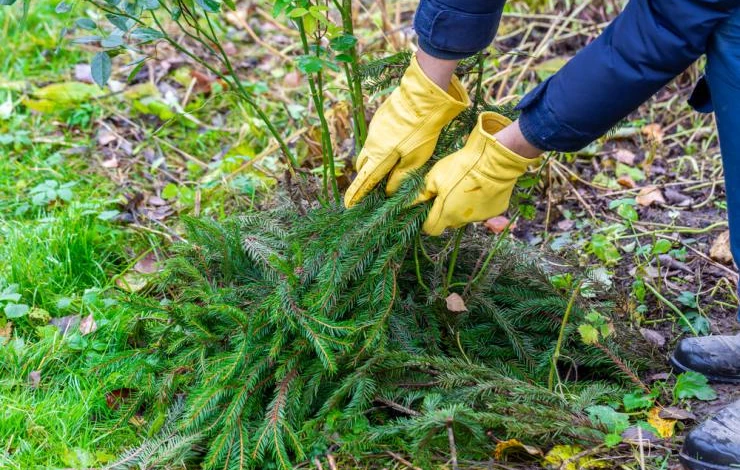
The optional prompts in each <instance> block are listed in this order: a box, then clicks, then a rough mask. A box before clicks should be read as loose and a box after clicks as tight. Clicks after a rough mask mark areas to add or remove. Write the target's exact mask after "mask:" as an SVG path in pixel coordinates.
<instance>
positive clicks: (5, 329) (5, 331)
mask: <svg viewBox="0 0 740 470" xmlns="http://www.w3.org/2000/svg"><path fill="white" fill-rule="evenodd" d="M12 334H13V322H11V321H9V322H7V323H6V324H5V326H2V327H0V346H2V345H3V344H5V341H6V340H8V339H10V335H12Z"/></svg>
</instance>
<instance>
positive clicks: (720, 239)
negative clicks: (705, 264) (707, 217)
mask: <svg viewBox="0 0 740 470" xmlns="http://www.w3.org/2000/svg"><path fill="white" fill-rule="evenodd" d="M709 256H711V257H712V259H714V260H717V261H719V262H720V263H724V264H732V252H731V251H730V231H729V230H725V231H724V232H722V233H720V234H719V235H718V236H717V238H715V239H714V242H713V243H712V247H711V248H710V249H709Z"/></svg>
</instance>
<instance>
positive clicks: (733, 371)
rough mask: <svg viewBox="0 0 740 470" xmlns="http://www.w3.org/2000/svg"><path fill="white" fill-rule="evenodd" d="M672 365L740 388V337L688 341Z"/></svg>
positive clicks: (681, 347)
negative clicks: (738, 385) (737, 385)
mask: <svg viewBox="0 0 740 470" xmlns="http://www.w3.org/2000/svg"><path fill="white" fill-rule="evenodd" d="M671 363H672V364H673V367H674V368H675V369H677V370H678V371H679V372H686V371H688V370H693V371H695V372H701V373H702V374H704V375H706V376H707V379H709V381H710V382H715V383H729V384H740V335H738V336H703V337H697V338H686V339H684V340H682V341H681V342H680V343H679V344H678V347H677V348H676V351H675V352H674V353H673V357H671ZM738 432H740V429H738Z"/></svg>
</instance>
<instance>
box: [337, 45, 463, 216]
mask: <svg viewBox="0 0 740 470" xmlns="http://www.w3.org/2000/svg"><path fill="white" fill-rule="evenodd" d="M469 105H470V98H469V97H468V94H467V93H466V91H465V89H464V88H463V86H462V84H461V83H460V80H458V79H457V77H452V83H451V84H450V88H449V90H448V91H447V92H445V91H444V90H442V89H441V88H440V87H438V86H437V85H436V84H435V83H434V82H433V81H431V80H430V79H429V78H428V77H427V76H426V75H425V74H424V72H423V71H422V70H421V67H420V66H419V63H418V62H417V60H416V56H414V57H412V58H411V65H409V68H408V69H407V70H406V73H405V74H404V76H403V77H402V78H401V84H400V85H399V86H398V88H396V89H395V90H394V91H393V93H391V96H390V97H388V99H387V100H386V101H385V103H383V104H382V105H381V106H380V108H379V109H378V111H377V112H376V113H375V117H373V120H372V122H371V123H370V128H369V129H368V135H367V141H366V142H365V146H364V147H363V149H362V151H361V152H360V155H359V156H358V157H357V178H355V180H354V181H353V182H352V184H351V185H350V187H349V188H348V189H347V192H346V193H345V195H344V205H345V207H348V208H349V207H352V206H354V205H355V204H357V203H358V202H359V201H360V200H361V199H362V198H363V197H365V196H366V195H367V193H369V192H370V191H371V190H372V189H373V188H374V187H375V186H376V185H377V184H378V183H379V182H380V181H381V180H382V179H383V178H385V176H386V175H388V174H390V176H389V178H388V184H387V186H386V193H387V194H388V195H390V194H393V193H394V192H395V191H397V190H398V188H399V186H400V185H401V181H402V180H403V178H404V177H405V176H406V175H407V174H408V173H409V172H410V171H413V170H416V169H417V168H420V167H421V166H422V165H424V163H426V162H427V160H429V158H430V157H431V156H432V153H433V152H434V147H435V146H436V145H437V139H438V138H439V133H440V132H441V131H442V128H443V127H444V126H446V125H447V124H448V123H449V122H450V121H452V120H453V119H454V118H455V116H457V115H458V114H460V112H461V111H462V110H463V109H465V108H466V107H468V106H469Z"/></svg>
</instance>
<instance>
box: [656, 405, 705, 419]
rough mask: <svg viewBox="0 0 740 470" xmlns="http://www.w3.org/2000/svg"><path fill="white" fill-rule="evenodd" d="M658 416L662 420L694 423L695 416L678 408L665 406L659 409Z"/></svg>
mask: <svg viewBox="0 0 740 470" xmlns="http://www.w3.org/2000/svg"><path fill="white" fill-rule="evenodd" d="M658 416H660V417H661V418H664V419H677V420H679V421H685V420H692V421H696V415H695V414H694V413H692V412H690V411H686V410H684V409H681V408H678V407H676V406H666V407H665V408H661V409H660V413H658Z"/></svg>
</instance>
